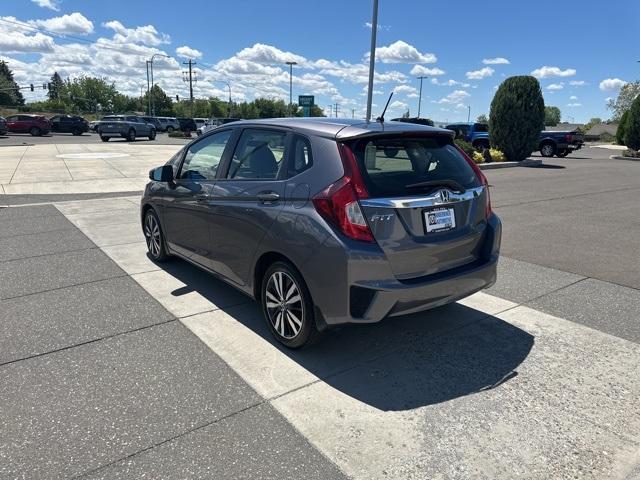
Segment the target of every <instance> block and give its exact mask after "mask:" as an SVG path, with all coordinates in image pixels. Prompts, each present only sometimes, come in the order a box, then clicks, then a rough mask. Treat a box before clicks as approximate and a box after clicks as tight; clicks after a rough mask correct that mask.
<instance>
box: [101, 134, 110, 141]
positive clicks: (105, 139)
mask: <svg viewBox="0 0 640 480" xmlns="http://www.w3.org/2000/svg"><path fill="white" fill-rule="evenodd" d="M109 138H111V137H103V136H102V135H100V140H102V141H103V142H108V141H109Z"/></svg>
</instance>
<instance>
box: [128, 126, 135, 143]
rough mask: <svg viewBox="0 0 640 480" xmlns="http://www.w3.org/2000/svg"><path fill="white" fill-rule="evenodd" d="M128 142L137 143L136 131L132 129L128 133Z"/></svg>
mask: <svg viewBox="0 0 640 480" xmlns="http://www.w3.org/2000/svg"><path fill="white" fill-rule="evenodd" d="M126 139H127V142H135V141H136V131H135V130H134V129H133V128H130V129H129V131H128V132H127V136H126Z"/></svg>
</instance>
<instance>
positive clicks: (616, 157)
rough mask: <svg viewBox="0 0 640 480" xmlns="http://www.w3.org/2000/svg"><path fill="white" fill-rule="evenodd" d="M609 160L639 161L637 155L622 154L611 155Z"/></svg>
mask: <svg viewBox="0 0 640 480" xmlns="http://www.w3.org/2000/svg"><path fill="white" fill-rule="evenodd" d="M609 158H610V159H611V160H629V161H631V162H640V158H637V157H623V156H622V155H611V156H610V157H609Z"/></svg>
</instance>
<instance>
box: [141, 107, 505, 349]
mask: <svg viewBox="0 0 640 480" xmlns="http://www.w3.org/2000/svg"><path fill="white" fill-rule="evenodd" d="M452 136H453V132H451V131H448V130H443V129H438V128H432V127H427V126H422V125H414V124H408V123H400V122H393V121H392V122H384V123H379V122H371V123H364V122H363V121H357V120H344V119H333V118H331V119H327V118H325V119H320V118H306V119H300V118H290V119H268V120H255V121H241V122H235V123H232V124H228V125H224V126H221V127H219V128H216V129H214V130H212V131H210V132H208V133H207V134H205V135H203V136H201V137H199V138H197V139H196V140H194V141H193V142H191V143H189V144H188V145H186V146H185V147H184V148H183V149H182V150H180V151H179V152H178V153H177V154H176V155H175V156H174V157H173V158H172V159H171V160H169V162H168V163H167V164H165V165H164V166H161V167H158V168H156V169H154V170H151V172H149V177H150V179H151V181H150V182H149V183H148V184H147V187H146V189H145V192H144V196H143V197H142V203H141V221H142V228H143V231H144V235H145V237H146V241H147V246H148V249H149V254H150V256H151V257H152V258H153V259H154V260H155V261H159V262H160V261H163V260H166V259H167V258H168V257H169V256H172V255H175V256H177V257H180V258H182V259H184V260H186V261H188V262H191V263H193V264H194V265H197V266H198V267H200V268H202V269H204V270H206V271H208V272H211V273H214V274H215V275H217V276H218V277H220V278H221V279H223V280H224V281H226V282H228V283H229V284H231V285H233V286H234V287H236V288H238V289H240V290H241V291H243V292H244V293H246V294H248V295H250V296H251V297H252V298H255V299H256V300H258V301H260V302H261V304H262V310H263V313H264V316H265V319H266V321H267V325H268V327H269V329H270V330H271V332H272V334H273V335H274V336H275V338H276V339H278V340H279V341H280V342H281V343H283V344H284V345H286V346H287V347H291V348H296V347H301V346H303V345H305V344H308V343H310V342H311V341H312V340H314V339H315V338H316V337H317V335H318V333H319V332H321V331H323V330H325V329H326V328H327V327H331V326H334V325H340V324H345V323H372V322H378V321H380V320H382V319H383V318H385V317H393V316H398V315H403V314H408V313H414V312H419V311H421V310H426V309H429V308H433V307H437V306H440V305H444V304H447V303H450V302H453V301H455V300H458V299H460V298H463V297H466V296H468V295H471V294H472V293H474V292H477V291H478V290H481V289H483V288H486V287H489V286H491V285H492V284H493V283H494V282H495V280H496V265H497V261H498V253H499V249H500V239H501V224H500V220H499V219H498V217H497V216H496V215H495V213H493V212H492V211H491V202H490V199H489V186H488V184H487V180H486V178H485V176H484V175H483V174H482V172H481V171H480V170H479V169H478V167H477V166H476V165H475V164H474V163H473V161H472V160H471V159H470V158H469V157H468V156H466V155H465V154H464V152H462V151H461V150H460V149H458V148H456V146H455V144H454V143H453V138H452Z"/></svg>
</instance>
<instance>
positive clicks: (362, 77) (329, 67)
mask: <svg viewBox="0 0 640 480" xmlns="http://www.w3.org/2000/svg"><path fill="white" fill-rule="evenodd" d="M313 67H315V68H318V69H320V73H321V74H324V75H330V76H332V77H337V78H340V79H341V80H345V81H347V82H350V83H367V82H368V81H369V65H365V64H364V63H349V62H345V61H344V60H340V61H339V62H334V61H331V60H326V59H324V58H321V59H319V60H316V61H315V62H313ZM374 81H375V82H376V83H388V82H398V83H405V82H406V81H407V76H406V75H405V74H404V73H401V72H398V71H396V70H391V71H386V72H381V71H376V72H375V76H374Z"/></svg>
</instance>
